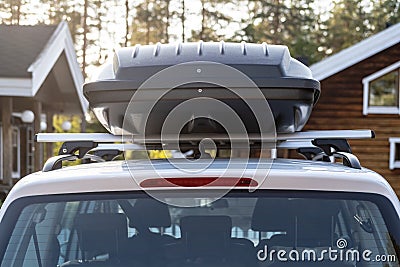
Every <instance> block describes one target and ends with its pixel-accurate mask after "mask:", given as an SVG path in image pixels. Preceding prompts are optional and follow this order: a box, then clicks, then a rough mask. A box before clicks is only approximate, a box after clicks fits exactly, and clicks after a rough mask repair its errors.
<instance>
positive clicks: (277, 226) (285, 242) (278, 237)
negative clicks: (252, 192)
mask: <svg viewBox="0 0 400 267" xmlns="http://www.w3.org/2000/svg"><path fill="white" fill-rule="evenodd" d="M251 229H252V230H254V231H259V232H276V233H277V234H275V235H273V236H272V237H271V238H270V239H268V240H267V239H263V240H260V242H259V244H258V245H257V250H259V249H263V248H264V246H265V245H268V246H269V247H272V246H281V247H288V248H293V247H294V245H295V214H294V211H293V205H292V201H291V200H289V199H284V198H282V199H278V198H260V199H258V200H257V203H256V205H255V207H254V211H253V216H252V220H251Z"/></svg>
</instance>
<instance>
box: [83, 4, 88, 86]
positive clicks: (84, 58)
mask: <svg viewBox="0 0 400 267" xmlns="http://www.w3.org/2000/svg"><path fill="white" fill-rule="evenodd" d="M88 1H89V0H85V4H84V8H83V47H82V71H83V75H84V77H85V78H86V49H87V32H88V29H87V16H88V14H87V11H88V5H89V3H88Z"/></svg>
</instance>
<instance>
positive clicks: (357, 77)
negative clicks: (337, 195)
mask: <svg viewBox="0 0 400 267" xmlns="http://www.w3.org/2000/svg"><path fill="white" fill-rule="evenodd" d="M310 68H311V70H312V72H313V75H314V77H315V78H316V79H318V80H319V81H320V82H321V97H320V99H319V101H318V103H317V105H316V106H315V108H314V110H313V113H312V115H311V117H310V120H309V122H308V123H307V125H306V127H305V130H330V129H334V130H342V129H372V130H374V131H375V134H376V138H375V139H372V140H357V141H351V142H350V144H351V146H352V149H353V153H354V154H355V155H357V156H358V158H359V159H360V162H361V163H362V165H363V166H365V167H367V168H370V169H372V170H374V171H376V172H378V173H380V174H381V175H383V176H384V177H385V178H386V179H387V180H388V181H389V182H390V183H391V185H392V186H393V187H394V189H395V190H396V192H397V193H398V194H400V23H399V24H396V25H393V26H391V27H389V28H387V29H386V30H384V31H382V32H380V33H378V34H375V35H373V36H371V37H369V38H367V39H365V40H363V41H361V42H359V43H357V44H355V45H353V46H351V47H349V48H347V49H345V50H343V51H341V52H339V53H337V54H335V55H332V56H330V57H328V58H326V59H324V60H322V61H320V62H318V63H316V64H314V65H312V66H311V67H310Z"/></svg>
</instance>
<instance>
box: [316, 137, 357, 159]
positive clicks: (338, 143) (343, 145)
mask: <svg viewBox="0 0 400 267" xmlns="http://www.w3.org/2000/svg"><path fill="white" fill-rule="evenodd" d="M311 143H312V144H313V145H314V146H316V147H319V148H321V149H322V150H323V151H324V153H325V154H326V155H327V156H332V155H333V153H334V152H336V151H340V152H347V153H352V152H351V148H350V145H349V143H348V142H347V140H346V139H320V138H316V139H314V140H312V141H311ZM332 148H333V149H334V151H332Z"/></svg>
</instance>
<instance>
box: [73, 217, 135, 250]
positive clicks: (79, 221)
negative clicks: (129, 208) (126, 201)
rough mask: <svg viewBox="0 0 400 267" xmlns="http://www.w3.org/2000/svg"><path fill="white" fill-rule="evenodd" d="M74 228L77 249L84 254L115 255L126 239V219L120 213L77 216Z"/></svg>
mask: <svg viewBox="0 0 400 267" xmlns="http://www.w3.org/2000/svg"><path fill="white" fill-rule="evenodd" d="M75 226H76V230H77V234H78V240H79V247H80V248H81V250H82V251H83V252H85V253H91V254H97V255H100V254H105V253H109V254H115V253H117V252H118V251H119V249H120V246H121V242H123V241H125V240H126V239H127V238H128V224H127V218H126V216H125V215H124V214H122V213H92V214H78V215H77V216H76V218H75Z"/></svg>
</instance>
